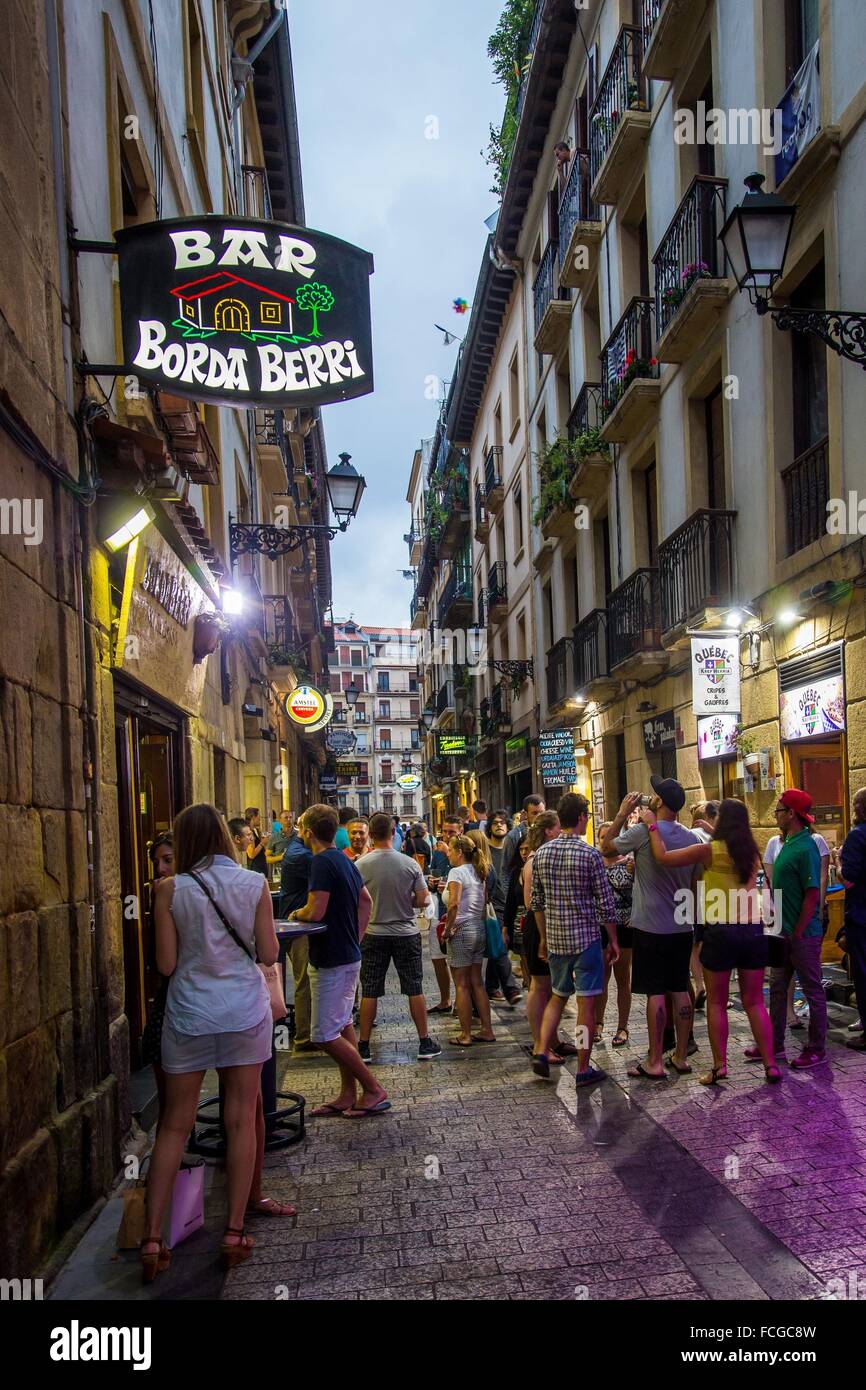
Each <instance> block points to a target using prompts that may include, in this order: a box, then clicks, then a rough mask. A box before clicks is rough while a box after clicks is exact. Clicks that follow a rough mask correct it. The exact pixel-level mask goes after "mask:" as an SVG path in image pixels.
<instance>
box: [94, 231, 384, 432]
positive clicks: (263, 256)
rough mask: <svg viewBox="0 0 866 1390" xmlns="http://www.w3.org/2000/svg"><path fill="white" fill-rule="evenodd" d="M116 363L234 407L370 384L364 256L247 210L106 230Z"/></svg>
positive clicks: (153, 381) (323, 396)
mask: <svg viewBox="0 0 866 1390" xmlns="http://www.w3.org/2000/svg"><path fill="white" fill-rule="evenodd" d="M115 239H116V241H117V248H118V260H119V272H120V302H121V317H122V322H123V353H124V363H125V366H126V369H127V371H128V372H130V373H131V374H133V375H135V376H137V377H138V379H139V381H141V382H143V383H144V384H146V385H149V386H156V387H162V388H164V389H167V390H170V391H171V392H173V393H176V394H177V395H180V396H189V397H191V398H192V399H193V400H212V401H217V402H219V404H221V405H235V406H257V405H258V406H268V407H270V406H314V405H326V404H328V403H330V402H332V401H343V400H349V399H351V398H352V397H354V396H364V395H366V394H367V393H368V392H370V391H372V390H373V346H372V335H371V330H370V276H371V275H372V273H373V258H372V256H371V255H370V253H369V252H368V251H362V250H360V248H359V247H357V246H350V245H349V244H348V242H345V241H339V240H338V239H337V238H336V237H332V236H328V235H326V234H325V233H324V232H314V231H311V230H310V228H308V227H292V226H289V225H288V224H287V223H284V222H262V221H258V220H255V219H252V220H251V219H249V218H228V217H210V216H204V217H196V218H176V219H172V220H169V221H165V222H148V223H143V224H142V225H141V226H139V227H126V228H124V229H123V230H122V231H118V232H115Z"/></svg>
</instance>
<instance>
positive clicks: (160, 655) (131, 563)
mask: <svg viewBox="0 0 866 1390" xmlns="http://www.w3.org/2000/svg"><path fill="white" fill-rule="evenodd" d="M213 613H214V606H213V604H212V602H211V600H210V599H209V598H208V596H207V594H206V593H205V591H204V589H202V588H201V586H200V585H199V584H198V583H197V582H196V580H195V579H194V578H193V576H192V574H191V573H190V571H189V570H188V569H187V568H186V566H185V565H184V563H183V561H182V560H181V559H180V558H179V556H177V555H176V554H175V552H174V551H173V550H172V549H171V547H170V546H169V544H168V542H167V541H165V540H164V539H163V537H162V535H161V534H160V532H159V531H158V530H157V529H156V527H155V526H153V525H150V526H147V527H146V528H145V529H144V531H142V533H141V535H139V536H136V537H135V538H134V540H132V541H131V542H130V544H129V547H128V548H127V552H126V570H125V573H124V580H123V598H122V600H121V605H120V619H119V621H118V625H117V639H116V641H115V642H114V646H113V653H112V655H113V666H114V668H115V669H116V670H121V671H125V672H126V673H127V674H128V675H130V676H132V677H133V678H134V679H135V680H136V681H138V682H140V684H141V685H144V686H147V687H148V688H149V689H150V690H154V691H156V692H157V693H158V694H159V695H162V696H163V697H164V698H165V699H166V700H170V701H171V703H172V704H174V705H178V706H179V707H180V708H181V709H183V710H187V711H189V712H190V713H196V714H197V713H198V712H199V709H200V707H201V701H202V696H203V691H204V685H205V679H206V673H207V662H206V661H205V660H204V659H202V657H201V653H200V652H198V653H197V652H196V641H195V634H196V623H197V622H198V620H199V619H205V618H208V617H210V616H211V615H212V614H213ZM200 630H201V629H200V627H199V631H200ZM214 645H216V644H214Z"/></svg>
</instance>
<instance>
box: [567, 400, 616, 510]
mask: <svg viewBox="0 0 866 1390" xmlns="http://www.w3.org/2000/svg"><path fill="white" fill-rule="evenodd" d="M603 420H604V415H603V412H602V395H601V385H600V383H599V382H597V381H586V382H584V384H583V386H582V387H581V388H580V394H579V396H578V398H577V401H576V402H575V405H574V409H573V410H572V412H571V414H570V415H569V417H568V424H567V426H566V430H567V434H568V438H569V441H570V443H571V448H572V452H573V455H574V472H573V474H572V477H571V482H570V483H569V496H570V497H571V498H572V500H573V501H575V502H577V501H588V502H594V501H596V500H597V499H598V498H600V497H604V496H605V495H606V493H607V486H608V483H609V481H610V445H609V444H608V443H607V442H606V441H605V440H604V439H603V438H602V433H601V426H602V423H603Z"/></svg>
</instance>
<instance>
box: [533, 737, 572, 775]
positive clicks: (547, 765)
mask: <svg viewBox="0 0 866 1390" xmlns="http://www.w3.org/2000/svg"><path fill="white" fill-rule="evenodd" d="M538 765H539V768H540V769H541V780H542V782H543V783H544V785H545V787H570V786H572V785H573V783H574V782H575V780H576V778H577V767H576V764H575V757H574V734H573V733H572V731H571V729H544V730H543V731H542V732H541V733H540V734H539V735H538Z"/></svg>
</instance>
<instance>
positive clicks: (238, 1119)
mask: <svg viewBox="0 0 866 1390" xmlns="http://www.w3.org/2000/svg"><path fill="white" fill-rule="evenodd" d="M174 860H175V877H174V878H166V879H163V880H162V881H161V882H160V883H158V884H157V886H156V889H155V894H154V921H155V925H156V959H157V966H158V968H159V971H160V974H162V975H167V976H170V981H169V987H168V998H167V1000H166V1006H165V1024H164V1027H163V1035H162V1067H163V1071H164V1072H165V1075H166V1110H165V1115H164V1117H163V1120H162V1123H161V1124H160V1127H159V1132H158V1134H157V1137H156V1145H155V1147H154V1151H153V1156H152V1158H151V1163H150V1170H149V1172H148V1181H147V1236H146V1238H145V1239H144V1240H143V1241H142V1244H141V1262H142V1274H143V1277H144V1279H145V1282H147V1283H150V1282H151V1281H152V1280H153V1279H154V1278H155V1277H156V1274H157V1273H159V1272H161V1271H162V1270H164V1269H167V1268H168V1265H169V1262H170V1254H169V1252H168V1250H167V1249H166V1248H165V1246H164V1244H163V1242H162V1240H161V1238H160V1231H161V1228H162V1221H163V1216H164V1214H165V1210H166V1207H167V1206H168V1202H169V1198H170V1196H171V1190H172V1186H173V1184H174V1180H175V1178H176V1176H177V1172H178V1168H179V1167H180V1160H181V1158H182V1156H183V1151H184V1146H185V1144H186V1140H187V1136H188V1135H189V1133H190V1130H191V1129H192V1128H193V1125H194V1124H195V1113H196V1106H197V1105H198V1101H199V1095H200V1093H201V1083H202V1081H203V1080H204V1076H205V1072H207V1071H209V1070H211V1069H214V1070H216V1071H218V1072H219V1076H220V1081H221V1082H222V1084H223V1091H224V1102H223V1124H224V1126H225V1131H226V1140H227V1152H226V1176H227V1188H228V1224H227V1226H226V1231H225V1236H224V1237H223V1242H222V1245H221V1246H220V1252H221V1255H222V1259H223V1264H224V1265H225V1266H226V1268H231V1267H232V1266H233V1265H235V1264H240V1263H241V1261H243V1260H246V1259H248V1258H249V1256H250V1254H251V1253H252V1247H253V1242H252V1241H251V1240H250V1239H249V1237H248V1236H247V1235H246V1234H245V1233H244V1214H245V1212H246V1210H247V1202H248V1199H249V1195H250V1186H251V1182H252V1177H253V1167H254V1164H255V1157H256V1131H255V1121H256V1106H257V1102H258V1096H259V1092H260V1087H261V1071H262V1063H263V1062H265V1061H266V1060H267V1058H268V1057H269V1056H270V1055H271V1043H272V1031H273V1029H272V1018H271V1005H270V998H269V995H268V989H267V985H266V984H265V981H264V977H263V976H262V973H261V971H260V970H259V968H258V966H257V965H256V958H257V957H258V960H259V961H260V962H261V963H262V964H263V965H273V964H274V963H275V961H276V959H277V956H278V954H279V947H278V944H277V938H276V933H275V931H274V913H273V907H272V905H271V895H270V887H269V884H268V881H267V879H266V878H264V877H263V876H262V875H261V874H254V873H250V871H249V870H248V869H246V868H242V867H241V866H240V865H239V864H238V863H237V860H236V859H235V856H234V848H233V845H232V840H231V835H230V833H229V829H228V826H227V825H226V823H225V821H224V820H223V818H222V816H221V815H220V814H219V812H218V811H217V810H216V809H215V807H213V806H209V805H204V804H203V805H199V806H188V807H187V808H186V810H184V811H181V813H180V815H179V816H178V817H177V819H176V821H175V823H174Z"/></svg>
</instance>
